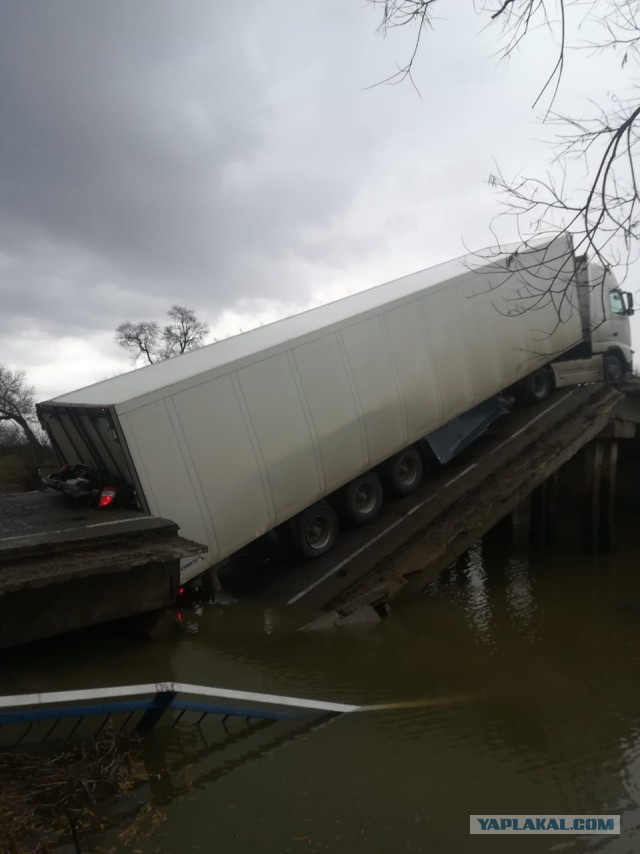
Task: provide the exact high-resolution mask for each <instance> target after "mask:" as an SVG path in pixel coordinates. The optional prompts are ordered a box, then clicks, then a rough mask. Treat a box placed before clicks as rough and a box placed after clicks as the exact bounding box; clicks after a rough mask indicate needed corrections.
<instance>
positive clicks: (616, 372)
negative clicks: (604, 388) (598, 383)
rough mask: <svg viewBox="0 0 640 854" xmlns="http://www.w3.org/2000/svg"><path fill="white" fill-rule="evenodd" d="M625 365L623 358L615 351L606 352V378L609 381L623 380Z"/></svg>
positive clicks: (617, 381)
mask: <svg viewBox="0 0 640 854" xmlns="http://www.w3.org/2000/svg"><path fill="white" fill-rule="evenodd" d="M623 374H624V366H623V364H622V360H621V359H620V357H619V356H618V355H616V354H615V353H605V356H604V379H605V382H608V383H619V382H621V381H622V377H623Z"/></svg>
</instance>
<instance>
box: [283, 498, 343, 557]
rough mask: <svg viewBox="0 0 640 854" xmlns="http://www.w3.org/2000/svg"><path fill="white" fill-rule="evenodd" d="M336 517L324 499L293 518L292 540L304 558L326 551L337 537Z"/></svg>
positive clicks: (318, 555)
mask: <svg viewBox="0 0 640 854" xmlns="http://www.w3.org/2000/svg"><path fill="white" fill-rule="evenodd" d="M338 530H339V527H338V517H337V516H336V514H335V513H334V511H333V508H332V507H331V506H330V505H329V504H327V502H326V501H318V503H317V504H312V505H311V507H307V509H306V510H303V511H302V513H298V515H297V516H296V517H295V518H294V519H293V541H294V545H295V547H296V550H297V551H298V552H299V553H300V554H301V555H302V557H305V558H314V557H320V555H323V554H325V552H328V551H329V549H330V548H331V547H332V546H333V544H334V543H335V541H336V539H337V537H338Z"/></svg>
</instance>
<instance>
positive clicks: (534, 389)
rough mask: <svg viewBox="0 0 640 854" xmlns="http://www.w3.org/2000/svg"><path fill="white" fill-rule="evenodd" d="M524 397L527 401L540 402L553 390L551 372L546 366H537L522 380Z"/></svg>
mask: <svg viewBox="0 0 640 854" xmlns="http://www.w3.org/2000/svg"><path fill="white" fill-rule="evenodd" d="M523 389H524V398H525V400H526V401H527V402H528V403H542V401H543V400H546V399H547V398H548V397H549V395H550V394H551V392H552V391H553V374H552V373H551V369H550V368H548V367H544V368H538V370H537V371H534V372H533V373H532V374H529V376H528V377H527V378H526V379H524V380H523Z"/></svg>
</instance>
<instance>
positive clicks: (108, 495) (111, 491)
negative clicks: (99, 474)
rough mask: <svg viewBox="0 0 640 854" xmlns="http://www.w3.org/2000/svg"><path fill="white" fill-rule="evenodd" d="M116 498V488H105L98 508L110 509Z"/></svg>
mask: <svg viewBox="0 0 640 854" xmlns="http://www.w3.org/2000/svg"><path fill="white" fill-rule="evenodd" d="M115 497H116V488H115V486H105V488H104V489H103V490H102V492H101V493H100V498H99V499H98V507H108V506H109V505H110V504H113V499H114V498H115Z"/></svg>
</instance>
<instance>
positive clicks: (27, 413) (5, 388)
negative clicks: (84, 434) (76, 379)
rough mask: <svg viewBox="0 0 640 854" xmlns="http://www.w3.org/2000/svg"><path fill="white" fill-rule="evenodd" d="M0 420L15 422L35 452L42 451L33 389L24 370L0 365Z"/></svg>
mask: <svg viewBox="0 0 640 854" xmlns="http://www.w3.org/2000/svg"><path fill="white" fill-rule="evenodd" d="M0 422H10V423H11V424H15V425H16V426H17V427H19V428H20V430H21V431H22V433H23V435H24V437H25V439H26V440H27V442H28V443H29V445H30V446H31V448H32V449H33V450H34V451H35V452H37V453H38V454H40V453H41V452H42V451H43V445H42V443H41V442H40V440H39V439H38V436H37V435H36V431H37V428H36V426H35V423H36V407H35V389H34V388H33V386H30V385H28V383H27V375H26V373H25V372H24V371H22V370H17V369H13V368H7V367H5V366H4V365H0Z"/></svg>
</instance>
